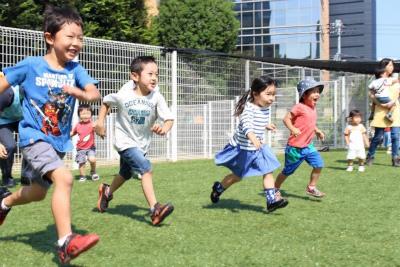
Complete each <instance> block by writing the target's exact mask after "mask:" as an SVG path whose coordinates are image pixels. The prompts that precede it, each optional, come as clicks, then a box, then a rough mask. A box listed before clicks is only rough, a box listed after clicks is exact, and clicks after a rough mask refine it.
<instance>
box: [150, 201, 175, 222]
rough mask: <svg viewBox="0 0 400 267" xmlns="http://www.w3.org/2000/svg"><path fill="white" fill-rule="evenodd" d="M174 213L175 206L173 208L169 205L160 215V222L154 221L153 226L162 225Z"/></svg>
mask: <svg viewBox="0 0 400 267" xmlns="http://www.w3.org/2000/svg"><path fill="white" fill-rule="evenodd" d="M173 211H174V206H171V205H169V204H167V206H166V207H165V209H164V210H163V211H162V212H161V213H160V216H159V220H158V221H157V220H156V221H152V222H151V223H152V224H153V225H159V224H160V223H162V222H163V221H164V220H165V218H167V217H168V216H169V215H170V214H171V213H172V212H173Z"/></svg>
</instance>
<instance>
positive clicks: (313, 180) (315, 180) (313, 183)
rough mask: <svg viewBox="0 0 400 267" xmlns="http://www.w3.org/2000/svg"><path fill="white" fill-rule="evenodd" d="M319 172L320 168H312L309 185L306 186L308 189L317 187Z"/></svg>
mask: <svg viewBox="0 0 400 267" xmlns="http://www.w3.org/2000/svg"><path fill="white" fill-rule="evenodd" d="M321 171H322V168H313V170H312V171H311V175H310V183H309V184H308V186H309V187H312V186H316V185H317V183H318V180H319V176H320V175H321Z"/></svg>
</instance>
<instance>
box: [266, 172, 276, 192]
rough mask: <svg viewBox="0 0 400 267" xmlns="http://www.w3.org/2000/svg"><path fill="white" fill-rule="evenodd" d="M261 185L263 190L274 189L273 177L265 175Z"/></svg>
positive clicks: (270, 174) (269, 174) (268, 174)
mask: <svg viewBox="0 0 400 267" xmlns="http://www.w3.org/2000/svg"><path fill="white" fill-rule="evenodd" d="M263 185H264V189H266V188H275V183H274V176H273V175H272V173H267V174H266V175H264V176H263Z"/></svg>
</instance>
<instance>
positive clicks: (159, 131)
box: [151, 120, 174, 135]
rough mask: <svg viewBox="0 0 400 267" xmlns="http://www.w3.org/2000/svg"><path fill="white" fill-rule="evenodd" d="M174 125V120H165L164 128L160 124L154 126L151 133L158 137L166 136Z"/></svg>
mask: <svg viewBox="0 0 400 267" xmlns="http://www.w3.org/2000/svg"><path fill="white" fill-rule="evenodd" d="M173 125H174V121H173V120H165V121H164V125H163V126H162V127H161V126H160V125H159V124H154V125H153V127H152V128H151V131H152V132H153V133H156V134H158V135H165V134H166V133H168V132H169V131H170V130H171V128H172V126H173Z"/></svg>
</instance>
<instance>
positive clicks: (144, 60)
mask: <svg viewBox="0 0 400 267" xmlns="http://www.w3.org/2000/svg"><path fill="white" fill-rule="evenodd" d="M149 63H155V64H157V62H156V59H155V58H154V57H153V56H139V57H135V58H134V59H133V60H132V62H131V65H130V70H131V72H134V73H138V74H140V73H141V72H142V70H143V65H144V64H149Z"/></svg>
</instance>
